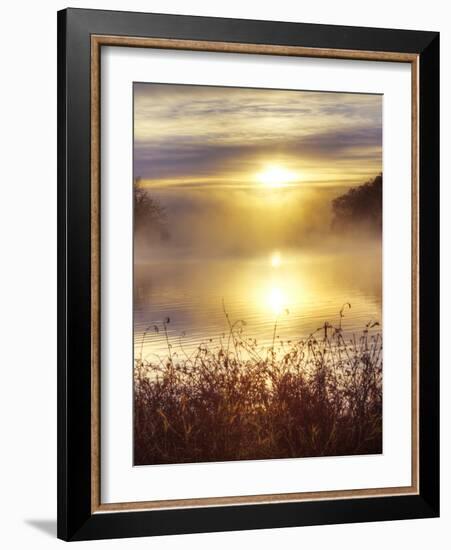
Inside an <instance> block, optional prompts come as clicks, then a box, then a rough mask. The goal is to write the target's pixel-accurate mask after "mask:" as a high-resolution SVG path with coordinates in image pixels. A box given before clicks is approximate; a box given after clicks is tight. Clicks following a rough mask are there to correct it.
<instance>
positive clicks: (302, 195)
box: [133, 82, 383, 465]
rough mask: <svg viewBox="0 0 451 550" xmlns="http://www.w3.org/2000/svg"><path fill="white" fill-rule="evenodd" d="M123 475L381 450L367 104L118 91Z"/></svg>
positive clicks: (376, 134) (173, 88)
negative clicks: (126, 311)
mask: <svg viewBox="0 0 451 550" xmlns="http://www.w3.org/2000/svg"><path fill="white" fill-rule="evenodd" d="M133 99H134V107H133V108H134V136H133V140H134V141H133V157H134V161H133V169H134V176H133V186H134V189H133V197H134V202H133V217H134V267H133V269H134V464H135V465H151V464H177V463H193V462H210V461H229V460H258V459H283V458H304V457H321V456H347V455H363V454H377V453H381V452H382V370H383V369H382V367H383V364H382V358H383V339H382V187H383V174H382V171H383V170H382V101H383V98H382V95H377V94H356V93H342V92H340V93H338V92H325V91H320V92H318V91H297V90H277V89H253V88H230V87H215V86H192V85H177V84H154V83H136V82H135V83H134V85H133Z"/></svg>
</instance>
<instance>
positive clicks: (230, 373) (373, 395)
mask: <svg viewBox="0 0 451 550" xmlns="http://www.w3.org/2000/svg"><path fill="white" fill-rule="evenodd" d="M347 305H348V304H347ZM344 307H345V306H344ZM343 310H344V308H342V310H341V311H340V322H339V325H338V326H333V325H332V324H330V323H328V322H326V323H324V325H323V326H322V327H321V328H319V329H318V330H317V331H315V332H314V333H313V334H311V335H310V336H309V337H308V338H305V339H302V340H299V341H281V340H280V339H279V338H278V337H277V334H276V329H277V327H276V326H275V327H274V336H273V340H272V344H271V345H270V346H266V347H262V346H259V344H258V342H257V341H256V340H255V339H252V338H249V337H247V336H246V334H245V330H244V327H245V323H244V322H243V321H238V322H235V323H231V321H230V319H229V317H228V315H227V314H226V318H227V322H228V325H229V332H228V334H227V335H226V336H225V338H220V339H219V340H218V343H217V344H215V343H213V342H212V341H209V342H208V343H205V344H202V345H200V346H199V347H198V348H197V350H196V351H195V353H193V354H192V355H188V354H186V353H185V352H184V350H183V346H181V345H180V346H178V348H179V352H177V353H176V352H175V351H174V349H175V346H174V348H173V346H172V344H171V342H170V339H169V337H168V331H167V324H168V323H169V321H170V320H169V319H166V320H165V321H164V322H163V323H162V324H161V326H154V327H153V330H155V331H160V330H162V331H164V333H165V336H166V340H167V346H168V353H167V357H165V358H160V359H158V360H156V361H147V360H144V359H143V358H142V352H141V356H140V357H139V358H137V359H136V360H135V370H134V462H135V464H137V465H140V464H164V463H182V462H208V461H224V460H247V459H269V458H287V457H312V456H330V455H356V454H371V453H380V452H382V337H381V334H380V332H378V331H377V329H376V326H377V323H369V324H368V325H366V326H365V327H364V329H363V331H362V332H361V334H359V335H358V336H357V335H353V336H352V337H351V338H349V337H346V338H345V336H344V333H343V330H342V326H341V320H342V317H343Z"/></svg>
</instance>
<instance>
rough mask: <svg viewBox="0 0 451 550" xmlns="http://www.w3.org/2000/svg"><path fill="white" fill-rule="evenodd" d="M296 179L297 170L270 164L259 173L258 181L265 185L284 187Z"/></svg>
mask: <svg viewBox="0 0 451 550" xmlns="http://www.w3.org/2000/svg"><path fill="white" fill-rule="evenodd" d="M296 179H297V177H296V173H295V172H292V171H291V170H288V169H287V168H284V167H283V166H277V165H271V166H268V167H266V168H265V169H264V170H263V171H262V172H259V173H258V174H257V181H258V182H259V183H261V184H262V185H264V186H265V187H273V188H274V187H284V186H285V185H287V184H289V183H293V182H294V181H296Z"/></svg>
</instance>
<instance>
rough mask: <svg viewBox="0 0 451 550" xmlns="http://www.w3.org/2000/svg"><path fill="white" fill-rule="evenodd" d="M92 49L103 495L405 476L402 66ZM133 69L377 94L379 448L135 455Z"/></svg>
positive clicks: (291, 487) (366, 482)
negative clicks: (98, 145)
mask: <svg viewBox="0 0 451 550" xmlns="http://www.w3.org/2000/svg"><path fill="white" fill-rule="evenodd" d="M101 61H102V82H101V90H102V98H101V99H102V114H101V121H102V122H101V124H102V136H101V141H102V160H101V163H102V165H101V174H102V184H101V185H102V227H101V235H102V242H101V250H102V259H101V271H102V274H103V278H102V291H101V292H102V296H101V304H102V312H101V316H102V319H103V322H102V327H101V343H102V344H101V345H102V349H101V354H100V355H101V357H102V365H101V373H102V374H101V380H102V385H101V403H102V410H101V418H102V426H101V434H102V442H101V449H102V454H101V502H105V503H111V502H133V501H144V500H166V499H181V498H202V497H220V496H230V495H257V494H278V493H287V492H291V493H297V492H305V491H308V492H309V491H330V490H339V489H368V488H375V487H397V486H408V485H410V480H411V437H410V435H411V423H410V415H411V400H410V395H411V394H410V387H411V357H410V346H411V338H410V333H411V330H410V326H411V322H410V321H411V289H410V274H411V257H410V250H411V217H410V201H411V193H412V188H411V185H412V184H411V126H410V122H411V116H412V115H411V102H410V95H411V68H410V66H409V65H406V64H405V63H396V64H395V63H374V62H371V61H355V60H337V59H311V58H310V59H308V58H307V59H306V58H301V59H299V58H294V57H291V58H284V59H281V58H280V56H260V55H243V54H235V55H234V54H230V53H227V54H220V53H213V52H208V53H206V52H174V51H159V50H153V49H138V48H106V50H105V51H104V52H103V53H102V60H101ZM268 74H269V75H271V79H270V80H268ZM133 81H136V82H146V81H154V82H165V83H168V82H183V83H190V84H209V85H211V84H214V85H226V86H247V87H250V86H254V87H258V88H260V87H264V86H268V85H269V84H271V83H274V82H277V85H278V87H280V88H283V89H290V88H291V89H297V90H302V89H313V90H328V91H331V90H334V91H348V92H350V91H352V92H360V93H381V94H383V123H382V127H383V137H382V140H383V171H384V219H383V222H384V231H383V233H384V235H383V304H385V305H386V306H385V307H384V315H383V323H382V325H383V327H384V384H383V386H384V395H383V402H384V415H383V416H384V420H383V423H384V425H383V434H384V436H383V451H384V452H383V454H382V455H370V456H347V457H338V458H337V457H323V458H308V459H307V458H304V459H290V460H283V461H280V460H258V461H229V462H225V463H222V464H221V463H220V464H218V463H204V464H177V465H160V466H143V467H139V468H138V467H134V468H133V467H132V464H133V458H132V450H133V444H132V427H133V418H132V404H133V401H132V395H133V385H132V381H133V379H132V376H131V371H132V365H133V358H132V353H131V351H132V349H133V334H132V319H133V315H132V311H133V292H132V288H133V281H132V274H133V269H132V267H133V266H132V262H133V254H132V246H131V245H132V242H133V235H132V230H133V223H132V209H131V206H132V204H133V198H132V185H131V179H132V172H133V159H132V141H131V137H132V134H133V116H132V113H133V109H132V82H133ZM127 106H128V108H127ZM127 181H128V182H129V185H126V184H125V185H124V182H125V183H126V182H127ZM400 204H402V205H405V206H404V207H403V208H402V209H400V208H399V205H400ZM125 205H129V208H127V207H126V206H125ZM400 327H403V328H402V330H400ZM127 365H128V368H127ZM105 397H106V398H105Z"/></svg>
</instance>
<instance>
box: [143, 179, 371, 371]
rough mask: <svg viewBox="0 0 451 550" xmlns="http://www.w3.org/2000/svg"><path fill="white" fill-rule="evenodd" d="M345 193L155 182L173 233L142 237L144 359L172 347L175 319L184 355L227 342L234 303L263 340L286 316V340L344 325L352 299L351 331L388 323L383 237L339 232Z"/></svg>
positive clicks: (248, 331)
mask: <svg viewBox="0 0 451 550" xmlns="http://www.w3.org/2000/svg"><path fill="white" fill-rule="evenodd" d="M341 192H342V189H341V188H339V187H336V188H328V189H320V190H316V189H309V188H306V189H304V190H299V189H289V188H288V189H282V190H281V189H274V190H272V189H270V190H263V192H262V191H261V190H255V191H253V190H247V189H246V190H241V189H240V190H232V191H231V190H223V189H220V190H218V189H214V190H208V191H207V190H183V191H181V190H180V189H179V190H178V192H176V191H175V190H161V189H160V190H155V191H154V192H153V193H152V196H153V197H155V198H156V200H157V201H158V203H159V204H160V206H161V207H162V208H164V210H165V214H166V221H167V227H168V235H166V236H165V237H164V238H161V236H158V235H154V236H153V237H152V235H149V233H147V234H146V235H140V234H137V235H136V236H135V268H134V300H135V314H134V326H135V335H134V338H135V357H140V356H141V354H142V357H143V358H147V359H148V360H152V359H155V357H156V356H158V357H160V358H164V357H166V356H167V355H168V342H167V340H166V334H165V332H164V330H163V321H164V320H165V319H167V318H169V319H170V322H169V323H168V324H167V334H168V338H169V342H170V344H171V352H172V353H177V354H181V355H183V356H185V354H188V355H190V354H191V353H193V352H195V351H196V349H197V348H198V346H199V345H201V344H202V343H208V344H209V345H210V346H211V345H212V344H219V343H220V339H221V337H222V336H223V335H224V334H226V333H227V332H228V325H227V319H226V316H225V311H226V312H227V313H228V315H229V318H230V320H231V322H232V323H233V322H235V321H239V320H243V321H245V323H246V325H245V327H244V334H245V336H246V337H249V338H255V339H257V341H258V344H259V345H261V346H269V345H271V343H272V339H273V335H274V325H275V323H276V322H277V335H278V338H279V339H280V340H285V341H286V340H292V341H296V340H299V339H302V338H305V337H307V336H309V335H310V334H311V333H312V332H314V331H315V330H317V329H318V328H319V327H321V326H323V325H324V323H325V322H326V321H327V322H329V323H331V324H333V325H337V326H338V323H339V312H340V309H341V308H342V306H343V304H344V303H350V304H351V308H350V309H349V308H348V307H346V309H345V317H344V318H343V321H342V323H343V329H344V332H345V334H348V335H351V334H352V333H354V332H357V333H359V332H361V331H362V330H363V329H364V328H365V325H366V324H367V323H368V322H370V321H378V322H379V323H380V324H382V297H381V294H382V289H381V281H382V273H381V269H382V262H381V242H380V235H379V236H378V235H374V234H371V233H368V232H364V231H362V229H361V228H360V230H359V229H358V228H356V230H355V231H354V232H351V233H350V234H347V235H346V236H343V235H338V234H336V233H334V232H333V231H332V230H331V208H330V205H331V200H332V199H333V198H334V197H336V196H338V195H339V194H340V193H341ZM224 310H225V311H224ZM155 327H157V329H158V330H156V328H155ZM379 329H380V327H379ZM210 340H212V342H210Z"/></svg>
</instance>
